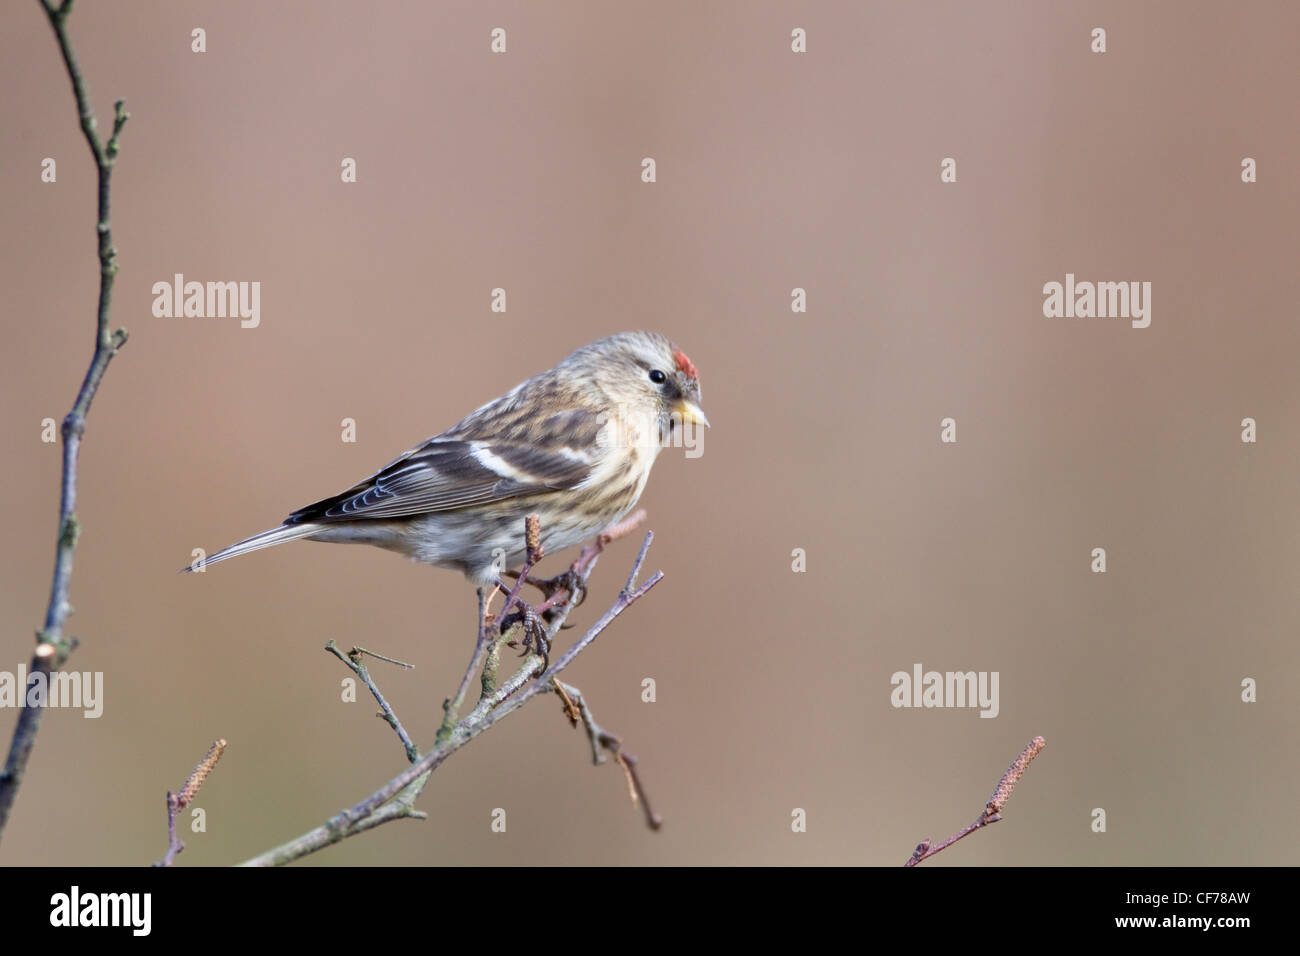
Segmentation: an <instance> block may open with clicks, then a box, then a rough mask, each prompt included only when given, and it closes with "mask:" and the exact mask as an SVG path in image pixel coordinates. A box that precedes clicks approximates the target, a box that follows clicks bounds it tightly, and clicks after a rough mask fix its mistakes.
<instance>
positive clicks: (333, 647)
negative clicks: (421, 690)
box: [325, 641, 420, 763]
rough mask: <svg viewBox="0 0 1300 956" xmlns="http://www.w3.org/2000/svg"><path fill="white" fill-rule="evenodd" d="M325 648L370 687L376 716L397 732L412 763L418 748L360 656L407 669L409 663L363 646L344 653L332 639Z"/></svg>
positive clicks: (418, 753)
mask: <svg viewBox="0 0 1300 956" xmlns="http://www.w3.org/2000/svg"><path fill="white" fill-rule="evenodd" d="M325 650H327V651H329V652H330V653H331V654H333V655H334V656H335V657H337V658H338V659H339V660H341V661H342V662H343V663H344V664H346V665H347V666H348V667H349V668H350V669H351V671H352V673H354V674H356V675H357V676H358V677H360V678H361V682H362V683H363V684H365V685H366V687H368V688H370V693H371V695H372V696H373V697H374V698H375V700H377V701H378V702H379V706H380V708H382V713H380V714H378V715H377V716H379V717H382V718H383V719H384V720H385V721H387V722H388V726H389V727H392V728H393V730H394V731H395V732H396V734H397V739H398V740H400V741H401V742H402V747H403V749H404V750H405V751H406V759H407V760H409V761H411V762H412V763H414V762H415V761H416V760H417V759H418V758H419V756H420V749H419V748H418V747H416V746H415V744H414V743H412V742H411V737H410V735H409V734H408V733H407V732H406V728H405V727H403V726H402V722H401V721H400V720H398V719H397V714H395V713H394V712H393V708H392V707H390V706H389V705H388V701H386V700H384V695H383V694H381V693H380V692H379V687H378V686H376V684H375V682H374V680H373V679H372V678H371V676H370V671H368V670H367V669H366V665H365V664H362V663H361V656H362V655H363V654H369V655H370V656H371V657H374V658H377V659H378V660H381V661H388V662H389V663H392V664H397V665H398V666H399V667H405V668H407V669H410V667H411V665H410V664H403V663H402V662H401V661H395V660H393V659H392V658H391V657H384V656H383V655H382V654H375V653H373V652H372V651H368V650H366V649H365V648H364V647H354V648H352V650H350V651H348V653H347V654H346V655H344V653H343V652H342V651H340V650H339V646H338V645H337V644H335V643H334V642H333V641H330V642H329V643H328V644H326V645H325Z"/></svg>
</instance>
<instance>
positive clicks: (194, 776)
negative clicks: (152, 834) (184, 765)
mask: <svg viewBox="0 0 1300 956" xmlns="http://www.w3.org/2000/svg"><path fill="white" fill-rule="evenodd" d="M225 750H226V741H225V740H224V739H222V740H217V741H214V742H213V744H212V746H211V747H209V748H208V752H207V753H206V754H205V755H204V757H203V759H202V760H200V761H199V765H198V766H197V767H195V768H194V770H193V772H192V773H191V774H190V775H189V778H188V779H186V781H185V786H183V787H181V789H180V792H179V793H172V792H171V791H170V790H168V791H167V854H166V855H165V856H164V857H163V858H162V859H161V860H159V861H158V862H157V863H155V864H154V866H171V865H172V864H173V863H174V862H176V854H178V853H180V852H181V850H183V849H185V844H184V843H182V842H181V841H180V840H179V839H177V837H176V815H177V814H178V813H180V812H181V811H182V810H184V809H185V808H186V807H188V806H189V805H190V801H192V800H193V799H194V798H195V797H196V796H197V795H198V792H199V787H201V786H203V781H204V780H207V779H208V774H210V773H212V768H213V767H215V766H216V765H217V761H218V760H220V759H221V755H222V754H223V753H224V752H225Z"/></svg>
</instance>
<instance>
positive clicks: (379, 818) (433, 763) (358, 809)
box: [242, 532, 663, 866]
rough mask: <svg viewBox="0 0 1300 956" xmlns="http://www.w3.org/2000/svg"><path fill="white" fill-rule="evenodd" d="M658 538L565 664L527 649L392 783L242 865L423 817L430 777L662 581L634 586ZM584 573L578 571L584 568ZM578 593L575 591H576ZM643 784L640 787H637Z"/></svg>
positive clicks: (570, 599)
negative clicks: (422, 799)
mask: <svg viewBox="0 0 1300 956" xmlns="http://www.w3.org/2000/svg"><path fill="white" fill-rule="evenodd" d="M653 540H654V534H653V533H652V532H647V533H646V536H645V540H644V542H643V543H642V545H641V550H640V552H639V553H638V554H637V558H636V561H635V563H634V564H633V567H632V572H631V573H630V574H629V575H628V579H627V586H626V587H624V588H623V590H622V591H621V592H620V593H619V595H618V598H617V599H616V600H615V601H614V603H613V604H612V605H611V606H610V608H609V610H607V611H606V612H605V613H604V614H603V615H602V616H601V618H600V619H599V620H598V621H596V623H595V624H593V625H592V626H591V627H590V628H589V629H588V630H587V632H586V633H585V634H584V635H583V636H582V638H581V639H579V640H578V642H577V643H576V644H574V645H573V647H571V648H570V649H569V650H568V651H567V652H566V653H565V654H564V656H563V657H561V658H560V660H558V661H556V662H555V663H553V664H551V665H549V666H547V664H546V658H545V657H544V655H543V654H541V653H539V652H538V650H537V649H531V650H529V649H526V651H525V656H524V658H523V662H522V664H521V666H520V667H519V668H518V670H516V671H515V673H514V674H512V675H511V676H510V677H509V678H507V679H506V680H505V681H503V682H502V683H501V684H500V685H499V686H496V687H495V689H494V690H493V691H492V693H490V694H487V695H485V696H484V697H483V698H481V699H480V700H479V702H478V704H477V705H476V706H475V708H474V709H473V710H472V711H471V712H470V713H469V714H467V715H466V716H465V717H464V718H462V719H461V720H460V721H458V722H457V723H455V724H454V725H453V726H452V727H451V729H450V731H448V732H447V733H446V734H443V733H441V732H440V734H439V739H438V741H437V743H436V744H435V745H434V747H433V748H432V749H431V750H429V751H428V752H427V753H425V754H424V755H423V756H421V757H420V759H419V760H417V761H415V762H414V763H412V764H411V766H409V767H408V768H406V769H405V770H403V771H402V772H401V773H399V774H398V775H397V776H395V777H393V779H391V780H389V781H388V782H387V783H386V784H384V785H383V786H382V787H380V788H379V789H378V790H376V791H375V792H374V793H372V794H370V796H368V797H366V798H365V799H364V800H362V801H361V802H360V803H358V804H356V805H355V806H353V807H350V808H348V809H346V810H344V811H342V812H341V813H338V814H335V815H334V816H333V817H331V818H330V819H329V820H327V821H326V822H325V823H323V824H322V825H321V826H318V827H316V828H315V829H313V830H310V831H308V832H307V833H304V834H302V835H301V836H299V837H297V838H295V839H293V840H290V841H289V842H287V843H284V844H282V845H280V846H278V847H275V848H274V849H272V850H268V851H267V852H265V853H262V854H259V855H258V856H255V857H253V858H252V859H249V860H246V861H244V863H243V864H242V865H243V866H280V865H283V864H285V863H291V862H293V861H294V860H297V859H300V858H302V857H304V856H306V855H308V854H309V853H314V852H316V851H317V850H320V849H323V848H324V847H327V846H331V845H333V844H335V843H338V842H339V841H341V840H344V839H346V838H347V837H350V836H353V835H355V834H357V833H361V832H363V831H365V830H369V829H371V828H372V827H376V826H379V825H380V824H383V823H387V822H388V821H389V820H396V819H401V818H403V817H411V816H424V814H421V813H419V812H418V811H416V810H414V808H413V804H414V801H415V798H416V797H418V796H419V793H420V791H421V790H422V789H423V787H424V784H425V783H426V782H427V780H428V778H429V775H430V774H431V773H433V771H434V770H436V769H438V767H439V766H441V765H442V763H443V762H444V761H445V760H446V759H447V758H448V757H450V756H451V755H452V754H454V753H455V752H456V751H458V750H460V749H461V748H462V747H464V746H465V745H466V744H468V743H469V742H470V741H471V740H474V739H475V738H476V737H478V736H479V735H480V734H482V733H483V732H484V731H487V730H490V729H491V728H492V727H493V726H495V725H496V724H497V723H498V722H500V721H502V720H504V719H505V718H506V717H509V716H510V715H511V714H513V713H514V712H515V711H517V710H518V709H519V708H521V707H523V706H524V705H525V704H527V703H528V702H529V701H530V700H532V699H533V698H534V697H536V696H537V695H539V694H550V693H554V692H555V688H556V682H555V678H556V677H557V676H558V675H559V674H560V673H561V672H562V671H563V670H564V669H565V668H566V667H568V666H569V665H570V664H571V663H573V660H574V658H576V657H577V655H578V654H579V653H581V652H582V651H583V650H584V649H586V648H587V647H589V646H591V643H592V642H593V641H594V640H595V639H596V638H597V637H599V636H600V634H601V633H602V632H603V631H604V630H605V629H606V628H607V627H609V625H610V624H612V623H613V621H614V619H615V618H616V617H618V616H619V615H620V614H622V613H623V612H624V611H625V610H627V609H628V608H629V607H630V606H631V605H632V604H634V603H635V602H636V601H637V600H639V599H640V598H641V597H643V596H644V595H645V594H646V593H647V592H649V590H650V589H651V588H653V587H654V586H655V585H656V584H658V583H659V581H661V580H662V579H663V572H661V571H656V572H655V573H654V574H653V575H651V576H650V577H649V578H648V579H646V581H645V582H644V583H643V584H641V585H640V586H639V587H636V586H635V582H636V576H637V574H638V573H639V571H640V569H641V565H642V564H643V563H644V561H645V557H646V552H647V551H648V549H649V547H650V542H651V541H653ZM598 554H599V550H596V551H595V552H593V553H591V554H588V550H587V549H584V551H583V553H582V555H580V556H579V558H578V560H577V561H575V562H574V564H573V567H572V568H571V569H570V570H571V571H573V572H574V573H575V574H577V579H576V580H575V581H574V582H573V584H574V587H573V590H572V591H571V592H570V593H569V594H568V596H567V598H566V599H565V600H564V601H563V602H562V603H561V604H559V605H558V606H556V607H555V608H554V610H553V614H552V616H551V619H550V621H549V623H548V624H547V626H546V639H547V640H548V641H549V640H553V639H554V638H555V636H556V635H557V634H559V631H560V628H561V627H562V626H563V624H564V621H565V619H566V618H567V617H568V616H569V613H570V612H571V611H572V610H573V609H574V608H575V607H577V605H578V603H579V600H580V598H579V597H578V595H580V594H581V593H583V592H585V584H586V580H587V577H588V576H589V575H590V573H591V570H592V568H593V567H594V566H595V563H596V561H595V558H596V556H597V555H598ZM580 564H581V566H582V570H581V571H579V570H578V569H579V566H580ZM575 592H576V593H575ZM623 766H624V772H625V773H629V774H630V775H631V777H632V779H633V780H635V763H631V764H630V765H629V763H628V762H626V761H624V762H623ZM638 786H639V784H638Z"/></svg>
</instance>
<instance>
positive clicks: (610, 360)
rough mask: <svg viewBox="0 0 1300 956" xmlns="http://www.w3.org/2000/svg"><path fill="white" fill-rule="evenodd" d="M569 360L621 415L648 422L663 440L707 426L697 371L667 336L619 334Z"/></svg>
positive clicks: (656, 334)
mask: <svg viewBox="0 0 1300 956" xmlns="http://www.w3.org/2000/svg"><path fill="white" fill-rule="evenodd" d="M567 361H570V362H577V363H580V364H581V365H583V366H585V367H586V368H587V369H588V370H589V373H590V374H591V376H592V378H593V379H594V380H595V382H596V383H597V384H598V385H599V386H600V388H601V389H602V390H603V391H604V392H605V394H606V395H607V396H608V398H609V399H610V400H612V402H613V403H614V404H615V405H617V406H618V407H619V408H620V410H621V415H620V417H625V418H633V417H636V418H649V419H650V420H651V422H653V424H654V425H655V427H656V428H657V429H658V432H659V435H660V437H661V441H662V440H665V439H668V438H670V437H671V436H673V434H674V432H675V431H676V430H679V429H681V427H682V425H703V426H706V427H707V426H708V424H709V420H708V418H706V417H705V415H704V410H703V409H702V408H701V407H700V374H699V371H698V370H697V369H696V368H695V363H693V362H692V361H691V360H690V359H689V358H688V357H687V356H686V353H685V352H683V351H682V350H681V349H679V348H677V346H675V345H674V344H673V343H672V340H670V339H669V338H668V337H667V336H665V335H661V334H659V333H658V332H621V333H619V334H618V335H611V336H609V337H608V338H604V339H600V340H598V341H596V342H592V343H591V344H590V345H587V346H584V347H583V348H581V349H579V350H578V351H577V352H575V353H574V354H573V355H571V356H570V357H569V359H568V360H567Z"/></svg>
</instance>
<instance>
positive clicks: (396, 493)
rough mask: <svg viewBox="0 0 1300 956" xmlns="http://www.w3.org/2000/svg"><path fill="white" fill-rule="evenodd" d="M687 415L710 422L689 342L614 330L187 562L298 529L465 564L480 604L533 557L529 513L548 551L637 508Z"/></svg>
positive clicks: (281, 538)
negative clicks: (273, 520) (351, 477)
mask: <svg viewBox="0 0 1300 956" xmlns="http://www.w3.org/2000/svg"><path fill="white" fill-rule="evenodd" d="M686 426H703V427H708V426H709V421H708V418H707V417H706V416H705V414H704V410H703V409H702V408H701V406H700V378H699V372H698V370H697V369H696V367H695V364H694V363H693V362H692V361H691V360H690V358H688V357H687V355H686V353H684V352H683V351H681V350H680V349H679V348H678V347H677V346H676V345H675V344H674V343H673V342H672V340H671V339H669V338H668V337H667V336H665V335H662V334H660V333H658V332H650V331H637V332H621V333H618V334H616V335H610V336H608V337H606V338H602V339H598V340H596V341H595V342H591V343H589V344H587V345H584V346H582V347H581V348H579V349H577V350H576V351H574V352H573V353H572V354H571V355H569V356H568V357H567V358H565V359H564V360H563V361H561V362H560V363H559V364H557V365H555V366H553V367H552V368H550V369H548V370H546V371H544V372H540V373H538V374H537V375H534V376H533V377H532V378H530V379H528V380H527V381H525V382H522V383H521V384H519V385H517V386H515V387H514V388H512V389H511V390H510V391H508V392H506V393H505V394H504V395H502V396H501V397H499V398H497V399H495V400H493V401H491V402H488V403H487V404H486V405H483V406H482V407H481V408H479V409H478V410H476V411H474V412H471V413H470V414H469V415H467V416H466V417H465V418H463V419H462V420H461V421H460V422H458V423H457V424H455V425H453V426H451V427H450V428H448V429H447V430H446V431H444V432H442V433H440V434H438V435H435V436H434V437H432V438H429V439H428V440H426V441H424V442H421V443H420V444H418V445H415V446H414V447H412V448H410V449H408V450H407V451H405V452H404V453H402V454H401V455H399V456H398V457H397V458H395V459H394V460H393V461H391V462H389V463H388V464H387V465H385V466H384V467H383V468H381V469H379V470H378V471H377V472H375V473H374V474H373V475H371V476H370V477H369V478H366V479H365V480H363V481H360V482H358V483H357V484H355V485H353V486H352V487H350V488H348V489H346V490H345V491H342V492H340V493H338V494H336V495H333V496H331V497H329V498H323V499H321V500H320V501H317V502H315V503H313V504H309V505H306V506H304V507H302V508H299V509H297V510H296V511H294V512H292V513H291V514H290V515H289V516H288V517H287V518H285V519H284V521H283V522H282V523H281V524H280V525H279V526H278V527H275V528H270V529H268V530H266V531H262V532H260V533H259V534H255V535H253V536H252V537H249V538H245V539H244V540H243V541H239V542H237V543H235V544H232V545H230V547H228V548H224V549H222V550H220V551H218V552H216V553H215V554H213V555H211V556H209V557H206V558H200V559H199V560H197V561H195V562H194V563H193V564H191V565H189V566H187V567H185V568H182V569H181V570H182V571H195V570H200V569H203V568H206V567H208V566H210V565H213V564H217V563H218V562H221V561H225V560H227V559H229V558H234V557H238V556H239V555H243V554H248V553H249V552H252V551H259V550H261V549H263V548H269V547H271V546H273V545H277V544H283V543H285V542H286V541H295V540H299V539H306V540H308V541H325V542H335V543H354V544H370V545H374V546H376V547H379V548H384V549H386V550H389V551H395V552H397V553H399V554H402V555H405V556H406V557H408V558H411V559H413V560H415V561H418V562H422V563H424V564H429V565H432V566H434V567H438V568H449V569H454V570H457V571H460V572H461V573H462V574H464V575H465V577H466V578H468V579H469V581H470V582H471V583H473V584H474V586H475V587H476V589H477V590H478V593H479V601H480V611H482V610H483V598H484V594H485V592H486V589H487V588H489V587H491V588H492V589H493V591H495V589H496V587H497V585H498V584H499V583H500V578H499V574H500V573H501V572H503V571H504V570H505V569H506V568H508V567H511V566H513V565H514V564H515V563H516V562H518V561H519V560H520V559H521V558H522V557H523V556H524V554H525V550H526V548H525V543H524V533H523V529H524V519H525V518H526V517H527V516H528V515H530V514H536V515H537V516H538V519H539V522H540V528H541V538H540V543H541V546H542V548H543V549H544V550H545V552H546V553H547V554H554V553H557V552H559V551H563V550H565V549H566V548H569V547H572V546H574V545H577V544H580V543H583V542H586V541H589V540H591V539H593V538H595V537H596V536H597V535H599V534H600V532H601V531H603V530H604V529H606V528H608V527H609V526H611V525H613V524H616V523H617V522H618V521H619V520H620V519H622V518H623V517H624V516H625V515H627V514H628V513H629V512H630V511H631V510H632V508H633V507H635V505H636V503H637V501H638V500H639V499H640V497H641V493H642V492H643V491H644V490H645V486H646V481H647V480H648V479H649V477H650V469H651V467H652V466H653V465H654V462H655V459H656V458H657V457H658V455H659V452H660V450H661V449H662V447H663V446H664V445H665V444H666V443H667V442H668V441H669V440H672V439H673V437H674V435H675V432H676V430H678V429H682V428H685V427H686ZM489 600H490V598H489Z"/></svg>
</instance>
